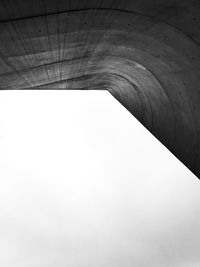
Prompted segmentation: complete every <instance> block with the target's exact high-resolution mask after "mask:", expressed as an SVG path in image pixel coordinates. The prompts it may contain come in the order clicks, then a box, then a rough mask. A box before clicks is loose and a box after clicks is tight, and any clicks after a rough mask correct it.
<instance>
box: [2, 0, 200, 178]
mask: <svg viewBox="0 0 200 267" xmlns="http://www.w3.org/2000/svg"><path fill="white" fill-rule="evenodd" d="M0 22H1V23H0V81H1V83H0V89H2V90H4V89H69V90H72V89H83V90H90V89H92V90H94V89H95V90H109V92H110V93H111V94H112V95H113V96H114V97H116V98H117V99H118V100H119V101H120V102H121V103H122V104H123V105H124V106H125V107H126V108H127V109H128V110H129V111H130V112H131V113H132V114H133V115H134V116H135V117H136V118H137V119H138V120H139V121H140V122H141V123H142V124H143V125H144V126H145V127H146V128H147V129H148V130H149V131H151V132H152V133H153V134H154V135H155V136H156V137H157V138H158V139H159V140H160V141H161V142H162V143H163V144H164V145H165V146H166V147H167V148H168V149H169V150H170V151H171V152H172V153H173V154H174V155H175V156H177V157H178V158H179V159H180V160H181V161H182V162H183V163H184V164H185V165H186V166H187V167H188V168H189V169H190V170H191V171H192V172H194V173H195V174H196V175H197V176H198V177H200V164H199V154H200V119H199V118H200V71H199V70H200V46H199V45H200V1H199V0H190V1H188V0H129V1H128V0H114V1H111V0H102V1H100V0H99V1H98V0H87V1H84V0H73V1H66V0H65V1H64V0H56V1H51V0H48V1H47V0H46V1H45V0H43V1H42V0H32V1H29V0H7V1H2V0H1V1H0ZM133 138H134V137H133ZM147 149H148V148H147Z"/></svg>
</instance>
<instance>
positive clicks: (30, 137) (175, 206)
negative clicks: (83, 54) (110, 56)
mask: <svg viewBox="0 0 200 267" xmlns="http://www.w3.org/2000/svg"><path fill="white" fill-rule="evenodd" d="M199 204H200V182H199V180H198V179H197V178H196V177H195V176H194V175H193V174H192V173H191V172H190V171H189V170H188V169H187V168H186V167H185V166H184V165H183V164H182V163H180V162H179V161H178V160H177V159H176V158H175V157H174V156H173V155H172V154H171V153H170V152H169V151H168V150H167V149H166V148H165V147H164V146H163V145H161V143H160V142H159V141H157V140H156V139H155V138H154V137H153V136H152V135H151V134H150V133H149V132H148V131H147V130H146V129H145V128H144V127H143V126H142V125H141V124H140V123H139V122H138V121H137V120H136V119H135V118H134V117H133V116H132V115H131V114H130V113H129V112H128V111H127V110H126V109H125V108H124V107H123V106H121V105H120V104H119V102H117V100H115V99H114V98H113V97H112V96H111V95H110V94H109V93H108V92H105V91H86V92H83V91H71V92H70V91H1V92H0V266H2V267H112V266H113V267H161V266H162V267H199V266H200V253H199V252H200V205H199Z"/></svg>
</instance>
